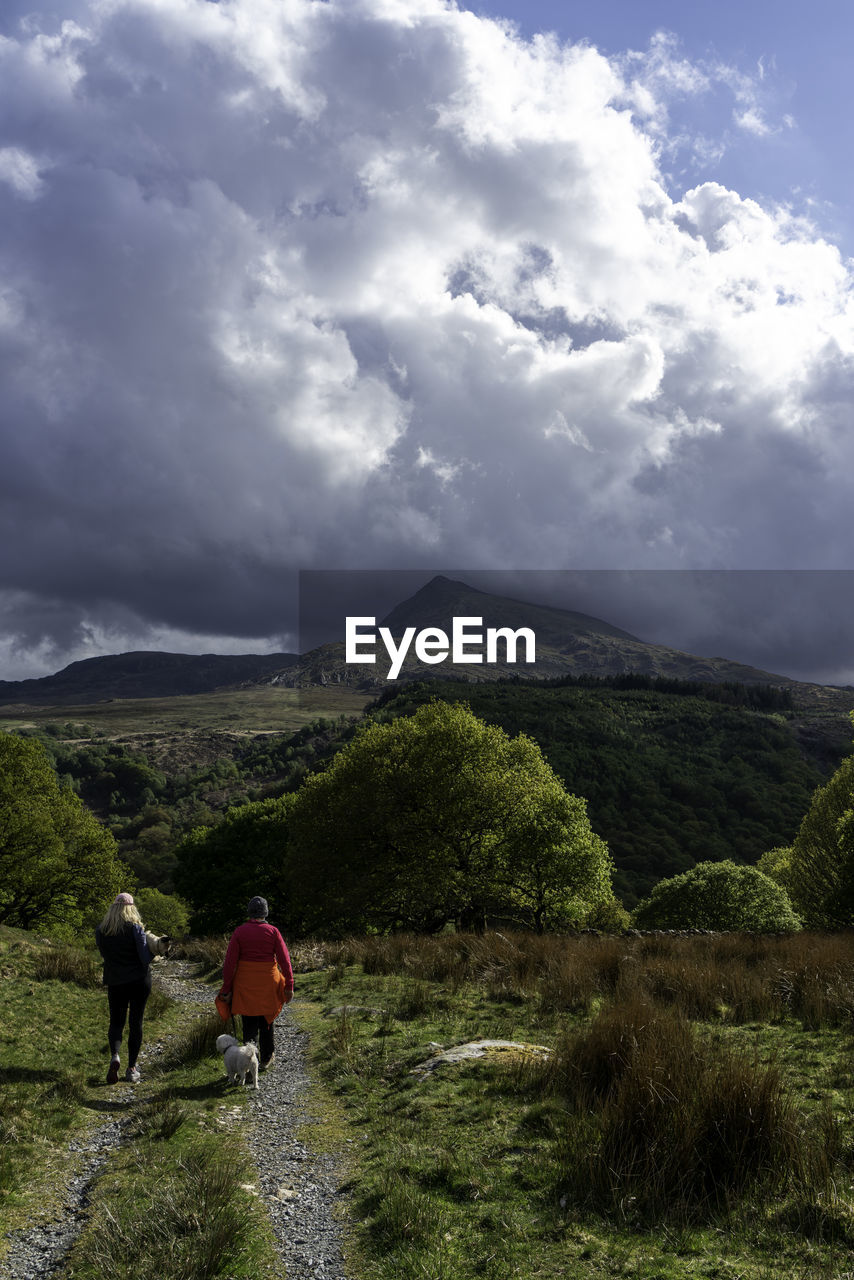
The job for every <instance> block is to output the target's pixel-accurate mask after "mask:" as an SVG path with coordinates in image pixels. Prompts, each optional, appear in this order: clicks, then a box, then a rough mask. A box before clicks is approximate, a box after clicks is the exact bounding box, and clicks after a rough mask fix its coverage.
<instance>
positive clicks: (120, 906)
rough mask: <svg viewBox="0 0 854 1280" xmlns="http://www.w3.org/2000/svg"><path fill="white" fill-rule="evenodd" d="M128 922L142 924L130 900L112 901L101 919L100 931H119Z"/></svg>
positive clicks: (110, 932) (140, 917)
mask: <svg viewBox="0 0 854 1280" xmlns="http://www.w3.org/2000/svg"><path fill="white" fill-rule="evenodd" d="M128 924H142V916H141V915H140V914H139V912H138V911H137V909H136V907H135V906H134V905H133V904H132V903H130V902H113V903H111V905H110V908H109V910H108V911H107V914H106V915H105V916H104V918H103V920H102V921H101V933H106V934H113V933H121V931H122V929H123V928H124V927H125V925H128Z"/></svg>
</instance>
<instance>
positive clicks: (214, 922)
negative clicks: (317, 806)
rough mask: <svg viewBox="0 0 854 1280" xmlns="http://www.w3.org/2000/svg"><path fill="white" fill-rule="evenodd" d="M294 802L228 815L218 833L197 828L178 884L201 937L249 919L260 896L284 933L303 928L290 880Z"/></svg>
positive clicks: (180, 852)
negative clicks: (248, 907)
mask: <svg viewBox="0 0 854 1280" xmlns="http://www.w3.org/2000/svg"><path fill="white" fill-rule="evenodd" d="M293 802H294V797H293V796H290V795H287V796H280V797H278V798H277V799H271V800H258V801H255V802H254V803H251V804H244V805H240V806H238V807H236V808H234V809H229V811H228V813H227V814H226V815H225V818H224V819H223V821H222V822H221V823H220V824H219V825H218V826H216V827H201V826H200V827H196V828H195V829H194V830H193V831H192V832H191V833H190V834H189V836H187V837H186V839H185V840H183V841H182V842H181V844H180V845H179V846H178V848H177V850H176V857H177V866H176V869H175V874H174V879H175V886H176V888H177V889H178V891H179V893H181V894H182V896H183V897H184V898H186V900H187V901H188V902H189V903H190V904H191V906H192V909H193V910H192V916H191V920H190V924H191V926H192V928H193V929H194V930H195V931H197V932H199V933H220V932H223V931H225V930H227V929H233V928H234V926H235V925H237V924H240V923H241V922H242V921H243V920H244V919H245V911H246V904H247V903H248V901H249V899H250V898H251V897H253V896H254V895H255V894H261V896H262V897H265V898H266V899H267V900H268V901H269V903H270V908H271V916H274V917H275V919H276V922H277V923H279V924H281V925H282V926H283V927H284V926H285V925H287V927H289V928H290V927H294V926H295V925H297V924H299V923H300V920H299V917H298V916H297V914H296V911H295V905H294V901H293V894H292V892H291V886H290V883H289V877H288V874H287V868H288V859H287V830H288V813H289V810H290V808H291V806H292V805H293Z"/></svg>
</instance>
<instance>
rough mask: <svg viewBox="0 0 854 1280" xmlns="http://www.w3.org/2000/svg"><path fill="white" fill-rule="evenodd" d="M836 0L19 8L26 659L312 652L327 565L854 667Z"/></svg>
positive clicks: (4, 246) (8, 105) (16, 439)
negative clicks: (312, 628)
mask: <svg viewBox="0 0 854 1280" xmlns="http://www.w3.org/2000/svg"><path fill="white" fill-rule="evenodd" d="M701 9H702V11H701ZM852 27H854V13H851V12H849V11H848V8H847V6H845V5H843V4H841V3H828V2H827V0H817V2H816V3H813V4H812V5H810V6H803V5H799V6H795V5H794V4H781V3H777V2H775V3H773V4H772V3H770V2H768V3H766V0H752V2H751V0H742V3H741V4H738V5H737V4H735V3H729V2H727V3H720V4H718V5H716V6H703V7H700V6H694V5H685V4H676V3H675V2H672V3H671V2H670V0H667V2H664V0H662V2H660V3H659V2H657V0H656V2H654V3H653V2H650V3H646V2H645V0H631V2H630V0H598V3H595V4H593V3H578V4H570V3H564V4H548V3H538V2H537V0H529V2H528V3H526V4H525V5H524V6H523V5H521V4H515V3H512V2H511V0H502V2H501V3H496V4H489V5H486V4H478V5H473V6H472V7H471V8H465V7H464V6H462V5H460V6H456V5H454V4H452V3H449V2H446V0H221V2H220V3H210V2H208V0H44V3H40V4H36V5H34V4H33V0H6V3H5V4H4V6H3V9H2V13H0V679H20V678H25V677H29V676H38V675H43V674H47V673H49V672H52V671H55V670H58V669H59V668H61V667H62V666H64V665H66V663H68V662H70V661H72V660H75V659H78V658H82V657H91V656H97V655H98V654H102V653H114V652H122V651H125V650H129V649H151V648H160V649H169V650H172V651H182V652H202V651H216V652H223V653H227V652H232V653H233V652H263V651H274V650H278V649H285V650H286V649H292V648H294V647H296V641H297V633H296V616H295V601H296V575H297V572H298V571H299V570H301V569H382V570H389V569H407V570H423V571H425V573H426V572H427V571H436V572H446V573H449V574H450V575H451V576H464V573H463V572H461V570H471V571H472V572H474V571H483V570H496V569H504V570H507V569H512V570H516V571H520V572H533V571H542V570H562V571H582V570H584V571H591V570H595V571H608V574H610V575H611V576H610V577H609V576H607V575H606V576H603V577H601V579H600V581H601V583H608V582H610V583H611V584H612V589H613V590H612V594H610V595H609V594H608V593H605V595H601V593H599V594H598V595H596V605H597V607H596V609H595V610H594V609H589V608H588V609H587V610H586V611H592V612H597V613H598V615H599V616H603V617H606V618H610V619H611V620H613V621H614V622H617V624H618V625H621V626H624V627H626V629H628V630H632V631H634V632H635V633H636V634H641V632H642V630H643V628H642V627H639V626H637V625H632V619H633V617H634V618H635V619H636V620H639V621H640V622H642V623H644V624H646V623H647V622H648V623H649V625H650V626H651V625H653V624H655V625H657V626H659V627H660V626H662V625H663V623H664V622H666V624H667V628H668V630H669V634H672V639H671V640H670V642H671V643H674V644H675V645H676V646H677V647H686V646H685V645H684V639H685V637H690V638H691V643H692V644H696V645H698V646H708V645H712V644H714V646H715V648H714V652H715V653H722V654H724V655H725V656H729V657H732V658H737V659H741V660H745V661H755V660H756V659H755V658H753V657H751V656H750V653H749V652H748V651H747V650H748V649H749V645H748V640H749V638H750V633H752V632H755V631H757V630H760V631H761V632H762V634H763V642H762V644H763V652H765V653H766V657H765V660H764V661H762V662H761V664H760V665H763V666H765V667H767V668H768V669H771V670H779V671H782V672H784V673H785V674H799V675H801V676H802V677H804V676H810V675H812V676H815V677H816V678H822V679H828V680H834V681H835V682H838V683H854V646H852V645H851V643H850V641H849V636H852V635H854V622H852V621H851V618H850V617H849V614H850V613H851V611H852V606H850V605H849V603H848V602H849V600H851V599H852V598H854V592H851V591H850V590H848V589H847V588H848V584H849V582H850V579H849V578H848V577H847V576H846V574H844V573H841V572H830V571H847V570H849V568H854V554H852V552H854V522H852V520H851V518H850V508H851V492H850V491H851V479H850V477H851V474H852V461H854V441H852V433H851V392H852V386H854V327H853V326H852V261H851V255H852V254H854V194H852V182H854V179H852V176H851V170H852V167H851V165H850V156H851V134H852V129H854V126H852V124H851V117H852V112H851V110H850V94H849V91H848V90H847V88H846V86H845V84H844V68H843V65H842V59H843V56H844V52H845V49H846V48H850V42H851V36H852V34H854V32H852ZM745 570H751V571H759V570H762V571H766V576H765V577H764V578H761V579H760V578H757V577H754V578H752V579H750V578H746V577H745V576H744V572H743V571H745ZM628 571H633V572H632V573H628ZM664 571H668V573H669V574H670V576H669V577H668V576H665V577H663V578H662V577H660V576H659V577H658V578H655V579H653V578H652V577H646V578H644V577H643V576H642V575H643V574H651V573H655V574H657V575H661V573H662V572H664ZM698 573H701V574H702V573H705V574H706V575H707V576H706V577H705V578H703V577H697V574H698ZM781 573H782V574H783V575H784V576H783V577H781V576H779V575H780V574H781ZM686 575H689V576H686ZM769 575H770V576H769ZM785 575H788V576H785ZM653 581H658V582H661V583H664V582H667V583H669V584H670V585H669V587H668V588H667V590H666V591H664V588H661V589H660V590H659V589H657V590H656V591H654V592H652V594H647V595H644V593H643V592H641V593H640V594H638V592H637V591H636V590H635V587H634V585H633V586H632V587H631V589H629V588H627V585H626V584H627V583H632V584H637V583H641V582H646V583H651V582H653ZM760 581H761V582H762V583H764V584H766V585H765V586H763V587H762V589H761V590H758V591H754V588H755V586H756V584H757V583H759V582H760ZM689 582H691V583H695V582H696V583H705V586H703V587H702V588H701V590H700V596H701V597H702V599H699V598H698V594H697V592H696V591H694V590H687V589H685V584H686V583H689ZM748 582H752V583H753V584H754V588H751V589H750V590H749V591H748V592H747V594H746V595H745V583H748ZM784 582H785V583H786V584H787V586H786V589H785V590H782V589H781V588H780V584H781V583H784ZM713 588H714V589H713ZM594 594H595V593H594ZM664 595H666V596H667V599H668V601H669V602H670V604H669V605H668V610H665V609H664V607H663V599H664ZM731 599H732V600H738V601H739V602H741V603H740V604H739V607H738V608H736V607H735V606H732V607H731V606H730V604H729V603H728V601H729V600H731ZM710 600H713V601H714V602H715V603H714V605H713V606H712V607H710V603H709V602H710ZM753 600H755V601H756V602H757V608H758V607H759V603H760V602H761V610H762V621H761V624H760V623H759V622H758V621H756V620H755V619H754V621H753V623H752V624H751V623H749V622H746V621H745V618H746V616H747V617H749V613H750V608H749V606H750V604H751V601H753ZM632 601H634V602H635V603H634V604H632V603H631V602H632ZM656 602H657V603H656ZM564 603H566V602H564ZM745 605H746V606H747V614H746V613H745ZM576 607H579V608H584V602H581V601H579V602H578V603H577V605H576ZM632 610H634V611H635V612H634V613H633V612H632ZM769 610H770V613H769V612H768V611H769ZM849 623H850V625H849ZM775 637H778V638H780V646H779V647H778V649H777V650H775V649H774V638H775ZM783 637H785V638H786V643H785V644H783V642H782V640H783ZM643 638H655V639H657V640H659V641H661V642H668V637H666V636H663V635H660V634H657V635H656V636H654V637H653V636H647V635H644V637H643ZM694 651H696V652H699V653H704V652H711V650H710V649H709V648H707V647H697V648H695V650H694ZM778 659H779V661H778Z"/></svg>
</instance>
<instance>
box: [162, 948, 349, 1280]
mask: <svg viewBox="0 0 854 1280" xmlns="http://www.w3.org/2000/svg"><path fill="white" fill-rule="evenodd" d="M193 968H194V966H193V965H189V964H186V963H183V962H181V961H170V962H169V964H168V972H167V966H165V965H164V966H161V969H162V976H160V978H159V985H160V986H161V987H162V988H163V990H164V991H165V992H166V994H167V995H168V996H170V997H171V998H172V999H173V1000H181V1001H188V1002H191V1003H197V1004H204V1005H206V1006H207V1008H208V1009H210V1008H211V1005H212V998H213V997H212V992H211V988H210V987H208V986H205V985H204V983H201V982H198V981H195V980H194V979H193V978H192V972H193ZM274 1035H275V1046H276V1048H275V1060H274V1063H273V1066H272V1068H271V1069H270V1070H269V1071H264V1072H262V1073H261V1074H260V1076H259V1077H258V1083H259V1085H260V1088H259V1089H258V1090H257V1092H256V1091H255V1090H254V1089H247V1090H246V1093H247V1095H248V1098H249V1116H248V1124H249V1135H248V1136H249V1147H250V1150H251V1153H252V1158H253V1160H254V1161H255V1164H256V1166H257V1169H258V1187H259V1192H260V1195H261V1198H262V1200H263V1201H264V1204H265V1205H266V1207H267V1210H268V1212H269V1214H270V1219H271V1221H272V1224H273V1230H274V1231H275V1234H276V1240H277V1242H278V1245H279V1256H280V1257H281V1259H282V1261H283V1262H284V1264H285V1268H286V1271H287V1274H288V1276H289V1277H294V1280H309V1278H310V1277H317V1280H347V1273H346V1271H345V1267H344V1260H343V1258H342V1256H341V1230H340V1227H339V1225H338V1219H337V1216H336V1214H335V1205H336V1203H338V1202H339V1201H340V1199H341V1196H340V1193H339V1191H338V1180H337V1176H336V1171H335V1162H334V1160H333V1159H332V1157H330V1156H318V1155H316V1154H315V1153H312V1152H310V1151H309V1150H308V1148H307V1147H306V1146H305V1144H304V1143H303V1142H300V1141H299V1139H298V1138H297V1137H296V1132H295V1131H296V1129H297V1126H298V1125H299V1123H300V1121H301V1120H303V1119H304V1118H305V1109H304V1106H303V1105H302V1100H303V1098H304V1097H305V1096H306V1095H307V1093H308V1090H309V1081H308V1075H307V1072H306V1066H305V1060H306V1049H307V1043H308V1036H307V1034H306V1033H305V1032H303V1031H300V1030H298V1028H297V1027H296V1026H295V1025H294V1021H293V1019H292V1017H291V1015H290V1011H289V1009H288V1007H286V1008H285V1010H284V1012H283V1013H282V1015H281V1017H280V1018H279V1020H278V1021H277V1023H276V1025H275V1028H274Z"/></svg>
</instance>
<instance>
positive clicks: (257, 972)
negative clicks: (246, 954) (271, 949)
mask: <svg viewBox="0 0 854 1280" xmlns="http://www.w3.org/2000/svg"><path fill="white" fill-rule="evenodd" d="M284 1003H285V979H284V977H283V976H282V974H281V972H280V970H279V966H278V965H277V964H276V962H275V960H274V961H273V963H272V964H270V962H269V961H268V960H241V961H240V962H239V963H238V965H237V972H236V973H235V975H234V990H233V993H232V997H231V1012H232V1013H245V1014H246V1016H247V1017H249V1018H260V1017H264V1018H266V1019H267V1021H268V1022H269V1023H271V1024H272V1023H273V1022H275V1021H276V1018H278V1016H279V1014H280V1013H281V1012H282V1006H283V1005H284Z"/></svg>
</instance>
